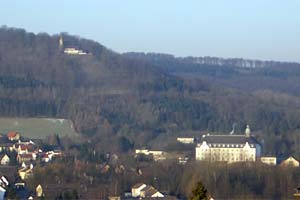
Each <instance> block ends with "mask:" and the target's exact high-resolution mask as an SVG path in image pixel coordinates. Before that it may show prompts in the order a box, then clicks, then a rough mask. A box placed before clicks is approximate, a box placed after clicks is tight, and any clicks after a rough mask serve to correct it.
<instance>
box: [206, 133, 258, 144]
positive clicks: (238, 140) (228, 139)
mask: <svg viewBox="0 0 300 200" xmlns="http://www.w3.org/2000/svg"><path fill="white" fill-rule="evenodd" d="M203 141H206V142H207V143H209V144H245V143H246V142H248V143H249V144H259V142H258V141H257V140H256V139H255V138H254V137H252V136H250V137H247V136H246V135H209V134H207V135H204V136H203V137H202V139H201V142H203Z"/></svg>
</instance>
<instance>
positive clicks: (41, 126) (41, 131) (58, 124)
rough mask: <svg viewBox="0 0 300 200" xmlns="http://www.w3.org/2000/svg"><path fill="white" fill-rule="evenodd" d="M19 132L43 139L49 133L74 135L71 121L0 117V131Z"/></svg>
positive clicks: (75, 134) (26, 135)
mask: <svg viewBox="0 0 300 200" xmlns="http://www.w3.org/2000/svg"><path fill="white" fill-rule="evenodd" d="M9 131H17V132H20V133H21V135H22V136H24V137H29V138H32V139H43V138H46V137H47V136H49V135H53V134H58V135H59V136H61V137H63V136H70V137H76V136H78V134H77V133H76V131H75V129H74V126H73V122H72V121H71V120H67V119H54V118H0V133H4V134H6V133H7V132H9Z"/></svg>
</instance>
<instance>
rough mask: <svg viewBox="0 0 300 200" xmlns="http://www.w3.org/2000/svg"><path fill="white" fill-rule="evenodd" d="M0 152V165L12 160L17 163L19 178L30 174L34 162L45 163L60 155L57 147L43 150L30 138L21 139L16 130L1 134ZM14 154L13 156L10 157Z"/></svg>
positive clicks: (8, 163)
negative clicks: (26, 139) (51, 149)
mask: <svg viewBox="0 0 300 200" xmlns="http://www.w3.org/2000/svg"><path fill="white" fill-rule="evenodd" d="M0 154H2V156H1V158H0V164H1V165H5V166H8V165H11V164H12V163H11V161H12V160H15V161H17V163H19V165H20V167H19V170H18V174H19V176H20V177H21V179H26V178H28V177H29V176H30V175H32V171H33V164H34V163H36V162H44V163H47V162H50V161H51V160H53V159H54V158H56V157H61V156H62V152H61V150H59V149H57V150H53V151H47V152H43V150H41V149H40V148H39V147H38V145H36V144H35V143H34V142H33V141H32V140H29V141H22V140H21V135H20V133H18V132H9V133H7V135H6V136H5V135H1V137H0ZM9 155H10V156H9ZM15 155H16V157H15V158H12V157H11V156H15Z"/></svg>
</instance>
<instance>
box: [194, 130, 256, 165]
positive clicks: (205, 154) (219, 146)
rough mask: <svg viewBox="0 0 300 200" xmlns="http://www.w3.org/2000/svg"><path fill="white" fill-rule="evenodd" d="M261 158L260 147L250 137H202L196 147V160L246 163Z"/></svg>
mask: <svg viewBox="0 0 300 200" xmlns="http://www.w3.org/2000/svg"><path fill="white" fill-rule="evenodd" d="M260 156H261V145H260V144H259V143H258V142H257V140H256V139H255V138H254V137H252V136H251V135H250V127H249V126H247V128H246V131H245V135H210V134H207V135H203V137H202V140H201V143H200V144H198V145H197V147H196V160H200V161H210V162H219V161H221V162H228V163H233V162H247V161H255V160H256V158H257V157H260Z"/></svg>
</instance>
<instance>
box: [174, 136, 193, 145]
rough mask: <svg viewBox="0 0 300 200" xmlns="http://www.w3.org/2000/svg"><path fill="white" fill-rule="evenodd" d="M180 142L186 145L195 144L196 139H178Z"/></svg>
mask: <svg viewBox="0 0 300 200" xmlns="http://www.w3.org/2000/svg"><path fill="white" fill-rule="evenodd" d="M177 141H178V142H181V143H184V144H193V143H194V138H193V137H191V138H190V137H178V138H177Z"/></svg>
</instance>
